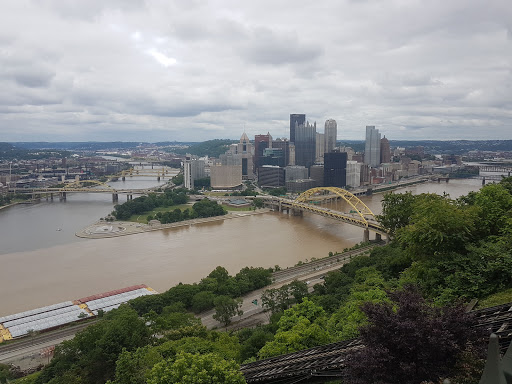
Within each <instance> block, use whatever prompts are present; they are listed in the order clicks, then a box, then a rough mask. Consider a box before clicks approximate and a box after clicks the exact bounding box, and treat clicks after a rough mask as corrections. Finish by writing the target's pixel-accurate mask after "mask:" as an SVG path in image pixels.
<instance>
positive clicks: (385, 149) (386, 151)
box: [380, 136, 391, 164]
mask: <svg viewBox="0 0 512 384" xmlns="http://www.w3.org/2000/svg"><path fill="white" fill-rule="evenodd" d="M380 162H381V164H382V163H389V162H391V148H390V147H389V140H388V139H386V136H384V137H383V138H382V139H381V140H380Z"/></svg>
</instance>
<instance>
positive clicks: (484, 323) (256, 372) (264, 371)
mask: <svg viewBox="0 0 512 384" xmlns="http://www.w3.org/2000/svg"><path fill="white" fill-rule="evenodd" d="M472 312H473V313H474V314H475V325H474V326H475V327H478V328H484V329H487V330H488V332H489V334H490V333H495V334H497V335H498V337H499V341H500V349H501V352H502V353H504V352H505V351H506V349H507V348H508V346H509V345H510V343H511V341H512V303H508V304H503V305H498V306H495V307H491V308H485V309H481V310H477V311H472ZM362 347H363V344H362V342H361V340H360V339H351V340H346V341H341V342H337V343H332V344H327V345H323V346H320V347H315V348H310V349H307V350H303V351H298V352H294V353H290V354H287V355H281V356H276V357H272V358H269V359H265V360H260V361H256V362H254V363H249V364H245V365H242V367H241V370H242V373H243V374H244V376H245V380H246V381H247V383H280V384H286V383H296V382H308V383H312V382H326V381H329V380H334V379H335V378H336V377H338V378H339V377H340V376H342V372H343V367H344V361H345V358H346V356H347V355H348V354H350V353H353V352H355V351H356V350H358V349H361V348H362ZM302 380H304V381H302Z"/></svg>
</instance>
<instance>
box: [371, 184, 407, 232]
mask: <svg viewBox="0 0 512 384" xmlns="http://www.w3.org/2000/svg"><path fill="white" fill-rule="evenodd" d="M415 199H416V197H415V196H414V195H413V194H412V193H411V192H406V193H392V192H391V193H386V194H385V195H384V198H383V199H382V214H380V215H379V216H377V219H378V220H379V222H380V223H381V224H382V226H383V227H384V228H386V229H388V230H389V233H390V234H391V235H395V233H396V231H397V230H398V229H400V228H403V227H405V226H407V225H408V224H409V222H410V220H411V217H412V214H413V203H414V201H415Z"/></svg>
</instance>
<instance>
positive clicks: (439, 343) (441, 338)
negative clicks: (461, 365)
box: [344, 286, 485, 384]
mask: <svg viewBox="0 0 512 384" xmlns="http://www.w3.org/2000/svg"><path fill="white" fill-rule="evenodd" d="M390 299H391V302H382V303H379V304H370V303H367V304H365V305H364V306H363V311H364V312H365V314H366V316H367V317H368V319H369V323H368V325H366V326H365V327H363V328H362V329H361V338H362V341H363V345H364V347H363V348H362V349H360V350H359V351H357V352H355V353H353V354H351V355H350V356H349V357H348V359H347V361H346V368H345V369H346V371H347V375H346V376H345V379H344V383H345V382H346V383H347V384H365V383H372V384H373V383H403V384H417V383H421V382H434V383H437V382H441V381H442V380H443V379H444V378H446V377H450V376H452V375H455V374H457V373H458V372H456V369H455V368H454V367H455V366H456V365H457V361H458V360H459V359H460V358H461V357H462V356H463V354H464V353H465V352H467V351H468V349H467V347H468V345H469V346H471V345H473V346H475V347H478V346H479V347H483V348H485V343H484V342H483V340H482V339H481V336H482V334H481V332H482V331H481V330H479V329H477V328H475V327H474V321H475V320H474V319H473V318H472V315H471V314H469V313H467V312H466V311H465V309H464V306H462V305H458V306H447V307H434V306H432V305H431V304H430V303H428V302H426V301H425V300H424V299H423V298H422V296H421V295H420V294H419V292H418V291H417V290H416V289H415V288H414V287H410V286H409V287H407V288H406V289H404V290H401V291H396V292H394V293H392V294H390ZM483 348H482V349H483ZM477 352H483V351H482V350H481V351H477Z"/></svg>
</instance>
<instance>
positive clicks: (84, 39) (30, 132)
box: [0, 0, 512, 142]
mask: <svg viewBox="0 0 512 384" xmlns="http://www.w3.org/2000/svg"><path fill="white" fill-rule="evenodd" d="M0 25H1V27H0V141H40V140H45V141H90V140H94V141H111V140H122V141H151V142H154V141H163V140H171V141H174V140H176V141H203V140H208V139H213V138H239V137H240V136H241V134H242V133H243V131H244V130H245V131H246V132H247V134H248V135H249V137H251V138H253V137H254V135H255V134H260V133H266V132H267V131H269V132H270V133H271V134H272V135H273V136H274V137H289V115H290V113H305V114H306V117H307V119H308V120H309V121H316V122H317V127H318V128H319V129H318V131H320V132H323V126H324V122H325V120H326V119H331V118H333V119H335V120H336V121H337V123H338V139H339V140H343V139H355V140H357V139H361V140H362V139H364V134H365V126H366V125H375V126H376V127H377V128H378V129H379V130H380V131H381V133H382V134H383V135H386V137H388V138H389V139H391V140H393V139H406V140H407V139H409V140H417V139H439V140H445V139H446V140H447V139H512V3H511V0H380V1H378V0H346V1H343V0H332V1H330V0H318V1H312V0H308V1H302V0H291V1H284V0H283V1H281V0H269V1H267V0H254V1H240V0H233V1H195V0H182V1H169V0H155V1H151V0H147V1H143V0H115V1H114V0H110V1H109V0H80V1H78V0H33V1H30V0H4V1H2V7H1V12H0Z"/></svg>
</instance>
